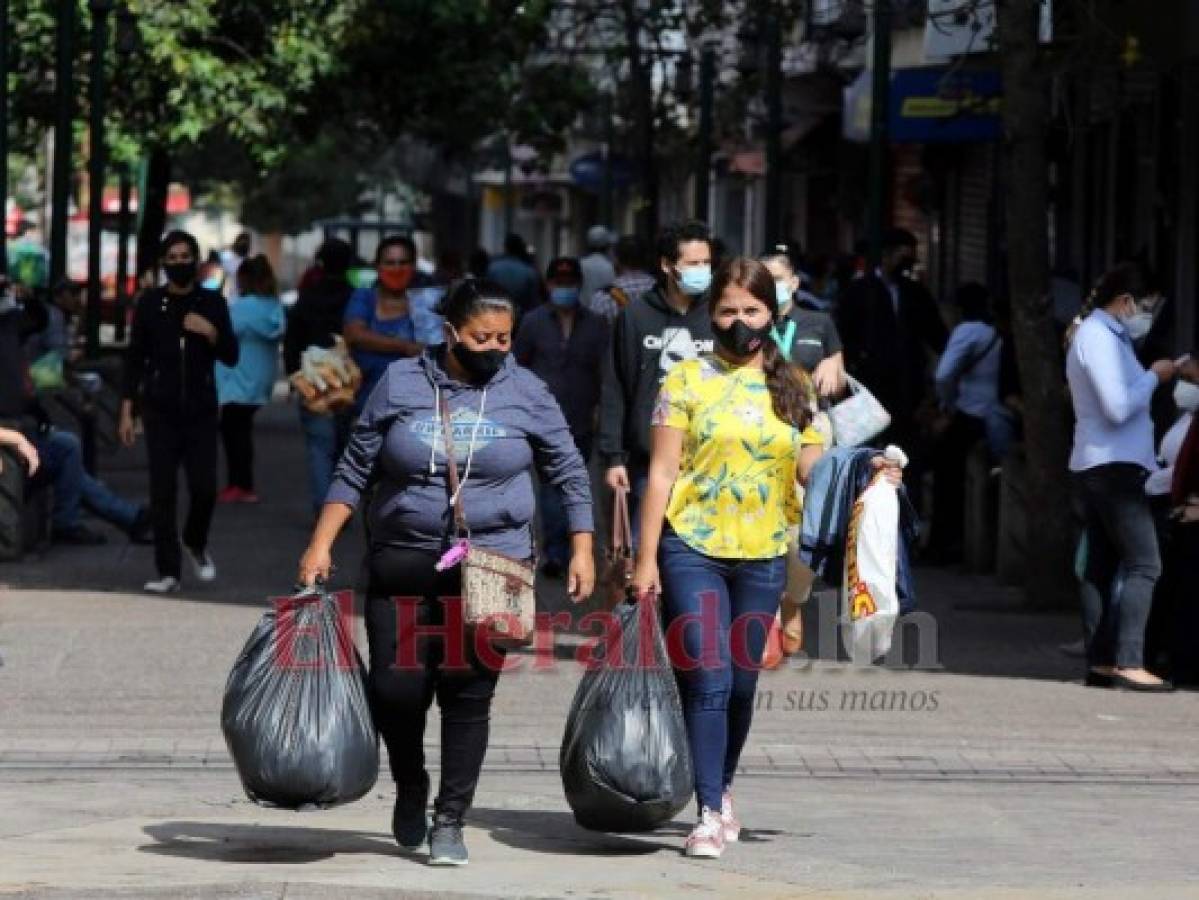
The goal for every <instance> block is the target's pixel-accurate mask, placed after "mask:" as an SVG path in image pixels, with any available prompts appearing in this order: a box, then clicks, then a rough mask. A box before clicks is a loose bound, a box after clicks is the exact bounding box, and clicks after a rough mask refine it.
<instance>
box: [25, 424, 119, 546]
mask: <svg viewBox="0 0 1199 900" xmlns="http://www.w3.org/2000/svg"><path fill="white" fill-rule="evenodd" d="M33 444H34V446H35V447H36V448H37V453H38V456H39V457H41V461H42V466H43V467H44V471H45V478H46V479H47V480H48V481H50V482H51V483H52V484H53V486H54V510H53V512H52V514H51V520H52V524H53V526H54V529H55V530H56V531H69V530H71V529H72V528H77V527H78V526H79V516H80V512H81V510H83V509H87V510H89V511H90V512H92V513H93V514H94V515H96V516H97V517H99V518H101V519H104V520H105V521H106V522H111V523H112V524H113V525H116V526H117V527H119V528H123V529H126V530H128V529H129V528H132V527H133V524H134V522H136V521H137V514H138V506H137V504H136V503H131V502H129V501H128V500H125V499H124V498H122V497H118V496H117V495H116V494H114V493H113V492H112V491H111V490H109V489H108V488H107V487H105V485H104V483H103V482H101V481H99V480H98V479H96V478H93V477H92V476H91V475H89V474H87V472H86V471H85V470H84V468H83V451H82V448H81V446H80V443H79V438H78V437H76V436H75V435H74V434H72V433H71V432H69V431H59V430H58V429H57V428H55V429H52V430H51V431H50V432H49V433H48V434H46V435H40V434H39V435H38V436H37V437H36V438H35V439H34V441H33Z"/></svg>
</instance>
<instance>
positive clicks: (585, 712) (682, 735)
mask: <svg viewBox="0 0 1199 900" xmlns="http://www.w3.org/2000/svg"><path fill="white" fill-rule="evenodd" d="M613 615H614V616H615V617H616V622H617V624H618V625H619V628H620V640H619V643H617V642H616V641H612V642H611V644H610V645H609V646H608V647H607V650H606V655H605V658H604V659H603V660H602V662H600V663H598V665H596V666H595V667H593V668H591V669H589V670H588V671H587V672H586V673H585V674H584V675H583V679H582V681H581V682H580V683H579V688H578V690H577V691H576V692H575V698H574V702H573V703H572V704H571V708H570V716H569V717H568V718H567V720H566V733H565V734H564V735H563V738H562V749H561V752H560V753H559V757H558V766H559V769H560V771H561V773H562V786H563V788H564V789H565V791H566V802H567V803H569V804H570V808H571V809H572V810H573V811H574V814H575V821H577V822H578V823H579V824H580V825H582V826H583V827H584V828H589V829H591V830H593V831H649V830H651V829H653V828H656V827H657V826H659V825H661V824H663V823H664V822H667V821H669V820H670V819H672V818H673V817H674V816H675V815H676V814H677V813H679V812H680V811H681V810H682V809H683V807H685V806H686V805H687V804H688V802H690V800H691V798H692V796H693V795H694V792H695V781H694V778H693V776H692V773H691V754H690V752H689V751H688V749H687V726H686V723H685V722H684V720H683V706H682V702H681V701H680V700H679V689H678V685H677V684H676V682H675V676H674V672H673V671H672V670H671V667H670V662H669V659H668V657H667V654H666V642H665V640H664V639H663V637H662V626H661V624H660V622H659V610H658V605H657V603H656V602H654V601H652V600H643V601H641V602H640V603H638V602H633V601H630V602H625V603H621V604H620V605H619V606H617V607H616V609H615V610H613Z"/></svg>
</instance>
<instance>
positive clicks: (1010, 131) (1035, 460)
mask: <svg viewBox="0 0 1199 900" xmlns="http://www.w3.org/2000/svg"><path fill="white" fill-rule="evenodd" d="M998 16H999V21H998V30H999V49H1000V53H999V56H1000V59H1001V65H1002V67H1003V90H1004V103H1003V125H1004V132H1005V139H1006V141H1005V156H1006V163H1007V166H1006V169H1007V179H1006V184H1005V185H1004V191H1005V198H1004V205H1005V209H1006V223H1005V224H1006V234H1007V245H1008V282H1009V285H1010V292H1011V304H1012V329H1013V332H1014V337H1015V344H1016V358H1017V361H1018V363H1019V366H1020V383H1021V385H1022V389H1023V394H1024V434H1025V437H1024V442H1025V448H1026V451H1027V457H1028V476H1027V477H1028V484H1027V489H1026V490H1025V492H1024V493H1025V496H1026V497H1027V498H1028V499H1027V503H1028V510H1027V519H1026V520H1027V521H1028V522H1029V523H1035V524H1033V525H1032V527H1031V528H1030V533H1029V534H1028V535H1027V538H1026V545H1027V548H1028V565H1027V568H1026V572H1027V582H1026V585H1025V594H1026V596H1027V599H1028V602H1029V603H1030V604H1031V605H1033V606H1036V607H1041V608H1052V607H1060V606H1065V605H1069V604H1073V603H1075V602H1076V601H1077V588H1076V585H1075V584H1074V580H1073V576H1072V572H1071V561H1072V559H1073V541H1072V533H1071V532H1072V528H1071V516H1070V487H1069V479H1068V478H1067V459H1068V455H1069V448H1070V427H1069V418H1068V415H1067V410H1066V393H1065V389H1064V386H1063V382H1062V354H1061V348H1060V346H1059V345H1058V342H1057V338H1056V333H1055V331H1054V328H1053V320H1052V314H1051V306H1050V298H1049V225H1048V220H1047V217H1046V212H1045V211H1046V209H1047V208H1048V206H1049V173H1048V162H1047V159H1046V154H1045V137H1046V133H1047V131H1048V124H1049V98H1048V84H1049V81H1048V77H1047V72H1046V71H1045V67H1044V65H1043V64H1042V60H1041V58H1040V56H1041V51H1040V48H1039V46H1038V24H1039V18H1040V2H1039V0H1005V2H1002V3H1001V4H998Z"/></svg>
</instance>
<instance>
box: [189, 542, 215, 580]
mask: <svg viewBox="0 0 1199 900" xmlns="http://www.w3.org/2000/svg"><path fill="white" fill-rule="evenodd" d="M186 550H187V558H188V559H190V560H191V562H192V571H193V572H195V573H196V577H197V578H199V579H200V580H201V581H212V580H213V579H214V578H216V563H214V562H213V561H212V556H211V555H210V554H209V553H208V551H207V550H205V551H203V552H202V553H197V552H196V551H195V550H193V549H192V548H191V547H187V548H186Z"/></svg>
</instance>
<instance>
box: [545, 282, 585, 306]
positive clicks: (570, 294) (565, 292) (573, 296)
mask: <svg viewBox="0 0 1199 900" xmlns="http://www.w3.org/2000/svg"><path fill="white" fill-rule="evenodd" d="M550 302H551V303H553V304H554V306H562V307H568V306H576V305H577V304H578V302H579V289H578V288H577V287H556V288H551V289H550Z"/></svg>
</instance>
